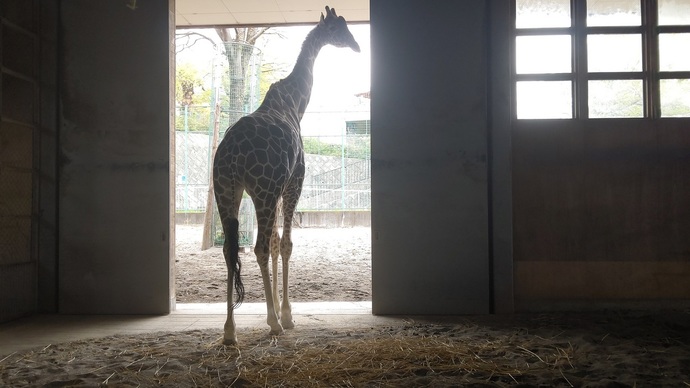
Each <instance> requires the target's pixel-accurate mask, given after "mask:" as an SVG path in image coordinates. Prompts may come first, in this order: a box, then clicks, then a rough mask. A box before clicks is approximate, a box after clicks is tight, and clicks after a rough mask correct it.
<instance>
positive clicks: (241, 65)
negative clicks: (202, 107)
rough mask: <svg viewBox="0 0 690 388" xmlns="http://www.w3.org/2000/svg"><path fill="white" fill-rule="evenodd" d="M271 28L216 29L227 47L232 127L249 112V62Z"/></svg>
mask: <svg viewBox="0 0 690 388" xmlns="http://www.w3.org/2000/svg"><path fill="white" fill-rule="evenodd" d="M269 28H270V27H244V28H230V27H223V28H216V33H218V37H220V39H221V41H222V42H223V44H224V46H225V57H226V58H227V60H228V73H229V76H230V87H229V88H228V90H227V94H228V98H229V104H230V106H229V108H230V112H229V114H230V125H232V124H234V123H235V122H237V120H239V119H240V117H242V116H243V115H245V114H246V113H248V112H245V111H244V106H245V95H244V94H245V93H244V91H245V81H246V77H247V71H248V67H249V61H250V60H251V57H252V54H253V53H254V46H255V45H256V41H257V40H258V39H259V37H261V35H263V34H264V33H265V32H266V31H268V29H269Z"/></svg>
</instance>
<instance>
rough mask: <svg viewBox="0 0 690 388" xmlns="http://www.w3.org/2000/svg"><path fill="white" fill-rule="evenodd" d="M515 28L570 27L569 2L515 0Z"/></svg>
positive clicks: (564, 0) (563, 0)
mask: <svg viewBox="0 0 690 388" xmlns="http://www.w3.org/2000/svg"><path fill="white" fill-rule="evenodd" d="M515 8H516V11H517V12H516V14H517V15H516V18H515V27H517V28H544V27H570V1H569V0H516V1H515Z"/></svg>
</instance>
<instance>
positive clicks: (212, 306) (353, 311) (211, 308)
mask: <svg viewBox="0 0 690 388" xmlns="http://www.w3.org/2000/svg"><path fill="white" fill-rule="evenodd" d="M172 313H173V314H225V313H226V304H225V303H177V304H176V306H175V311H173V312H172ZM257 314H266V303H242V305H240V307H238V308H237V309H235V315H257ZM292 315H371V301H364V302H292Z"/></svg>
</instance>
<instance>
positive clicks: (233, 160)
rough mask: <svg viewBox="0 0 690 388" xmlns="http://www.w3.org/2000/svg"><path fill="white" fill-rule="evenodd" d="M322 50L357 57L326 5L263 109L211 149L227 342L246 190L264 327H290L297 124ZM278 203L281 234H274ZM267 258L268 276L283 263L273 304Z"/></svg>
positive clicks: (298, 173) (299, 150)
mask: <svg viewBox="0 0 690 388" xmlns="http://www.w3.org/2000/svg"><path fill="white" fill-rule="evenodd" d="M327 44H331V45H333V46H336V47H350V48H351V49H352V50H354V51H356V52H359V45H358V44H357V42H356V41H355V39H354V37H353V36H352V33H350V31H349V29H348V27H347V23H346V22H345V19H344V18H343V17H342V16H338V15H336V13H335V9H332V8H329V7H326V16H325V17H324V16H323V14H322V15H321V20H320V21H319V23H318V24H317V25H316V27H314V29H313V30H311V31H310V32H309V34H308V35H307V37H306V38H305V40H304V43H303V44H302V49H301V51H300V53H299V56H298V57H297V62H296V63H295V67H294V68H293V70H292V72H291V73H290V75H288V76H287V77H286V78H284V79H282V80H280V81H278V82H276V83H274V84H273V85H271V87H270V88H269V90H268V92H267V93H266V97H265V98H264V101H263V102H262V103H261V106H259V108H258V109H257V110H256V111H255V112H253V113H251V114H249V115H247V116H245V117H242V118H241V119H240V120H238V121H237V123H236V124H235V125H233V126H232V127H230V128H229V129H228V131H227V132H226V134H225V137H224V138H223V140H221V142H220V144H219V145H218V149H217V150H216V154H215V157H214V160H213V190H214V194H215V198H216V204H217V206H218V212H219V214H220V219H221V223H222V225H223V232H224V233H225V244H224V245H223V255H224V257H225V263H226V265H227V268H228V290H227V291H228V299H227V303H228V317H227V321H226V322H225V329H224V330H225V333H224V342H225V343H226V344H234V343H236V342H237V336H236V334H235V321H234V318H233V310H234V308H235V307H237V306H238V305H239V304H240V303H241V302H242V299H243V297H244V286H243V284H242V278H241V276H240V270H241V263H240V258H239V243H238V233H239V232H238V227H239V222H238V213H239V207H240V201H241V200H242V194H243V192H244V191H246V192H247V194H249V196H250V197H251V199H252V202H253V203H254V207H255V209H256V218H257V224H258V230H257V232H258V233H257V238H256V246H255V248H254V252H255V253H256V259H257V261H258V263H259V268H260V269H261V277H262V279H263V284H264V294H265V295H266V307H267V319H266V321H267V323H268V325H269V326H270V327H271V334H279V333H281V332H282V331H283V329H284V328H292V327H294V324H293V322H292V309H291V307H290V300H289V293H288V285H289V282H288V274H289V271H288V263H289V261H290V256H291V254H292V239H291V230H292V229H291V227H292V217H293V214H294V212H295V207H296V206H297V201H298V200H299V197H300V193H301V192H302V183H303V181H304V171H305V167H304V149H303V145H302V136H301V134H300V120H301V119H302V116H303V115H304V111H305V110H306V108H307V104H309V98H310V97H311V89H312V84H313V68H314V60H315V59H316V57H317V55H318V54H319V51H320V50H321V48H322V47H323V46H325V45H327ZM281 202H282V216H283V217H282V218H283V220H282V221H283V233H282V236H279V234H278V222H279V221H278V209H279V206H280V205H281ZM269 256H270V257H271V258H272V259H273V266H272V272H273V275H274V277H275V274H276V273H277V269H278V256H280V257H281V258H282V263H283V282H282V285H283V289H282V291H283V294H282V295H283V300H282V302H279V297H278V286H277V284H278V282H277V279H275V278H274V279H273V280H271V276H270V275H271V274H270V273H269V268H268V260H269ZM233 292H234V293H235V294H236V299H234V298H233ZM278 306H280V310H278ZM279 318H280V320H279Z"/></svg>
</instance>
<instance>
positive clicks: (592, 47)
mask: <svg viewBox="0 0 690 388" xmlns="http://www.w3.org/2000/svg"><path fill="white" fill-rule="evenodd" d="M587 68H588V71H589V72H601V71H642V37H641V36H640V35H638V34H628V35H588V36H587Z"/></svg>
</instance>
